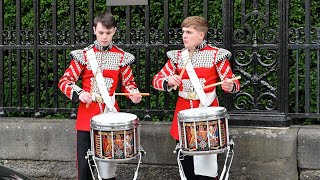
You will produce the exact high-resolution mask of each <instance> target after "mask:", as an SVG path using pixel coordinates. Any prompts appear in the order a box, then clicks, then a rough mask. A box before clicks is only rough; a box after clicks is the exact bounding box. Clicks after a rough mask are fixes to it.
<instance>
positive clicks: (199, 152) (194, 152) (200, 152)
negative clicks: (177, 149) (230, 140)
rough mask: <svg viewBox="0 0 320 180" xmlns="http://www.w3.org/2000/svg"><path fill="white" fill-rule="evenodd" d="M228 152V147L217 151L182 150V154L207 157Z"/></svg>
mask: <svg viewBox="0 0 320 180" xmlns="http://www.w3.org/2000/svg"><path fill="white" fill-rule="evenodd" d="M226 150H227V147H224V148H221V149H217V150H209V151H186V150H184V149H181V153H183V154H185V155H189V156H194V155H206V154H220V153H223V152H224V151H226Z"/></svg>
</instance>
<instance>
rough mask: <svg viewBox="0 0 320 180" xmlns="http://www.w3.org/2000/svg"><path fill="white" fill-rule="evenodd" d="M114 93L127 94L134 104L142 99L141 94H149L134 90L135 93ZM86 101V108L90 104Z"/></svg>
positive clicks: (148, 94) (117, 94) (118, 94)
mask: <svg viewBox="0 0 320 180" xmlns="http://www.w3.org/2000/svg"><path fill="white" fill-rule="evenodd" d="M114 95H116V96H129V98H130V99H131V101H132V102H133V103H135V104H136V103H139V102H140V101H141V100H142V96H150V93H139V92H135V93H114ZM90 98H92V97H91V95H90ZM101 98H102V97H101ZM91 101H92V99H91V100H90V103H91ZM82 102H84V101H82ZM88 102H89V101H87V104H86V108H88V107H89V105H90V103H88Z"/></svg>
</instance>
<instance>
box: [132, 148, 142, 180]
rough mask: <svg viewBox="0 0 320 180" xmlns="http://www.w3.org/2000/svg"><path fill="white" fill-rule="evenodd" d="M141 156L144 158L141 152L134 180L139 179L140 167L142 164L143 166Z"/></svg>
mask: <svg viewBox="0 0 320 180" xmlns="http://www.w3.org/2000/svg"><path fill="white" fill-rule="evenodd" d="M141 156H142V153H141V152H139V162H138V166H137V169H136V171H135V172H134V176H133V180H136V179H137V178H138V171H139V167H140V164H141Z"/></svg>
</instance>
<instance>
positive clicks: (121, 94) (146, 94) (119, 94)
mask: <svg viewBox="0 0 320 180" xmlns="http://www.w3.org/2000/svg"><path fill="white" fill-rule="evenodd" d="M134 94H139V93H137V92H135V93H114V95H116V96H130V95H134ZM140 95H141V96H150V93H140ZM89 105H90V103H87V104H86V108H88V107H89Z"/></svg>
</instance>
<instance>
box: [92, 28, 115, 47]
mask: <svg viewBox="0 0 320 180" xmlns="http://www.w3.org/2000/svg"><path fill="white" fill-rule="evenodd" d="M116 29H117V28H116V27H112V28H110V29H107V28H106V27H104V26H103V25H102V24H101V23H100V22H98V23H97V26H96V27H93V32H94V34H95V35H96V37H97V41H98V42H99V43H100V45H101V46H108V45H109V44H110V43H111V41H112V37H113V35H114V34H115V33H116Z"/></svg>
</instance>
